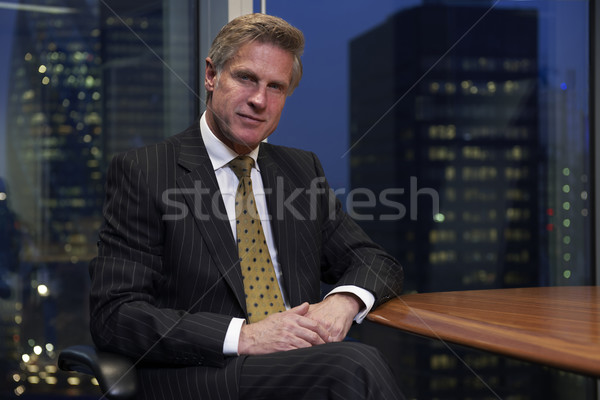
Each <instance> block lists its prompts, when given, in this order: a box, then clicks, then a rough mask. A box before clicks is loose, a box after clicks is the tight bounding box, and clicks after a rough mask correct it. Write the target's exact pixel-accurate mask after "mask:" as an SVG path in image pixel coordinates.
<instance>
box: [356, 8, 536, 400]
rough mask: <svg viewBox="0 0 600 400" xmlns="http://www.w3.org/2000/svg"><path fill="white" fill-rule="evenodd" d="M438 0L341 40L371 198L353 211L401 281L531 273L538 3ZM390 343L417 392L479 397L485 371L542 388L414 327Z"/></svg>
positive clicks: (518, 282)
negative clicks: (371, 203) (509, 5)
mask: <svg viewBox="0 0 600 400" xmlns="http://www.w3.org/2000/svg"><path fill="white" fill-rule="evenodd" d="M450 3H451V2H426V4H425V5H423V6H419V7H416V8H412V9H408V10H405V11H401V12H399V13H397V14H395V15H393V16H392V17H390V18H389V19H388V20H387V21H386V22H385V23H383V24H381V25H379V26H377V27H375V28H373V29H372V30H370V31H368V32H366V33H365V34H363V35H361V36H360V37H357V38H355V39H354V40H353V41H352V42H351V45H350V68H351V73H350V76H351V81H350V87H351V89H350V93H351V100H350V116H351V117H350V118H351V120H350V129H351V133H350V143H351V145H353V146H354V147H353V148H352V150H351V164H350V165H351V167H350V168H351V170H350V171H351V173H350V179H351V186H352V189H353V190H355V191H361V190H362V191H364V192H365V193H366V191H365V190H364V189H368V190H369V191H370V192H371V193H374V196H375V197H374V198H375V199H376V202H375V204H376V207H375V208H374V210H375V212H374V213H372V212H371V211H372V210H373V209H371V208H370V209H368V210H369V213H367V209H359V210H358V214H359V215H358V216H359V218H358V220H359V221H358V222H359V223H360V224H361V225H362V226H363V227H364V229H365V230H366V231H367V233H368V234H369V235H370V236H371V237H372V238H373V239H374V240H375V241H376V242H378V243H380V244H382V245H383V246H384V247H385V248H386V249H387V250H388V251H390V252H391V253H392V254H393V255H394V256H396V257H397V258H398V259H399V260H400V262H401V263H402V264H403V265H404V267H405V275H406V276H405V279H406V285H405V286H406V291H414V290H416V291H419V292H433V291H448V290H468V289H491V288H500V287H513V286H514V287H516V286H529V285H537V284H539V283H540V282H541V277H540V273H539V270H540V268H541V264H542V260H541V254H546V253H547V251H548V249H547V245H545V244H544V243H545V242H546V240H547V239H546V237H545V236H544V233H543V229H542V227H544V226H545V222H544V221H545V218H546V214H545V212H546V210H547V205H546V204H545V201H546V200H545V199H546V193H547V189H546V182H547V171H546V163H547V160H546V159H545V158H546V157H547V155H546V152H547V150H546V149H545V148H544V145H543V144H544V143H547V141H545V140H541V138H540V129H539V112H540V110H539V101H538V99H539V95H538V92H539V87H538V86H539V85H538V15H537V12H536V11H531V10H513V9H493V10H490V11H489V13H487V14H486V15H485V18H484V19H483V20H481V21H480V19H481V17H482V16H483V15H484V13H486V11H487V10H488V9H489V8H487V7H479V6H478V7H466V6H453V5H449V4H450ZM467 30H469V31H468V34H465V33H466V31H467ZM356 198H359V196H356ZM362 200H366V198H365V199H362ZM363 204H365V203H363ZM546 269H547V268H546ZM385 338H386V340H390V336H389V333H388V334H386V336H385ZM390 347H391V348H394V349H396V348H398V349H402V350H399V351H398V352H397V354H393V355H390V358H391V359H392V363H393V364H394V365H395V367H396V369H397V370H398V371H402V372H401V373H400V376H403V377H406V381H405V382H404V383H405V384H406V385H407V386H409V387H410V389H409V393H410V392H411V390H412V391H415V392H416V394H418V396H419V398H421V397H422V398H446V396H454V395H455V394H456V393H460V394H461V395H462V396H463V397H461V398H481V396H490V395H491V392H490V390H489V388H488V387H486V386H485V385H484V383H485V382H487V383H489V384H490V385H491V386H493V387H500V388H502V390H503V392H502V394H503V395H504V396H509V397H510V396H511V395H517V394H518V395H519V396H520V397H519V398H523V399H533V398H543V397H538V396H540V395H542V396H543V393H544V390H545V389H543V388H542V389H540V388H541V387H543V385H539V384H540V383H541V381H542V379H543V378H542V377H543V373H542V372H540V371H539V370H536V369H535V368H530V367H526V366H525V365H523V364H519V363H517V362H514V361H511V360H507V359H503V358H500V357H497V356H490V355H487V354H482V353H472V352H471V353H469V352H466V353H464V354H463V353H462V350H459V352H460V353H461V356H462V357H461V358H458V357H457V356H456V354H454V353H451V352H449V349H447V348H446V347H444V346H443V345H441V344H439V343H438V344H436V343H431V342H419V341H418V340H416V339H413V340H410V341H408V342H403V343H395V344H393V345H391V346H390ZM461 359H465V360H466V362H465V363H464V364H463V363H461ZM466 366H476V367H477V368H476V370H477V371H478V373H479V374H481V376H482V378H483V379H481V380H479V379H478V378H477V376H475V375H474V374H473V373H472V371H470V370H469V369H467V368H465V367H466ZM525 376H526V378H524V377H525ZM448 398H450V397H448ZM452 398H454V397H452Z"/></svg>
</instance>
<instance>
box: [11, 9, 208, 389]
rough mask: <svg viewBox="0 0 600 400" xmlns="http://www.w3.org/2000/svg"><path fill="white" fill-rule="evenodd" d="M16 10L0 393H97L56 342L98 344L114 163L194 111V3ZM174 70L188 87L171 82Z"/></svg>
mask: <svg viewBox="0 0 600 400" xmlns="http://www.w3.org/2000/svg"><path fill="white" fill-rule="evenodd" d="M183 5H185V7H183ZM18 8H19V11H17V12H16V20H15V32H14V43H13V46H12V48H13V53H12V54H11V55H10V60H11V63H12V65H11V77H10V80H11V84H10V92H9V93H10V94H9V99H8V113H7V115H8V118H7V121H6V131H7V147H8V151H7V152H6V153H7V155H8V158H7V161H6V164H7V177H6V178H7V181H8V182H9V187H10V189H11V190H10V191H6V192H7V193H5V191H2V190H0V192H2V193H3V194H0V196H8V200H12V202H11V203H10V204H11V206H12V209H13V210H12V211H11V212H13V211H14V213H13V214H14V215H13V214H10V215H9V214H7V213H4V212H3V211H2V210H3V209H0V218H5V219H6V218H9V217H11V218H12V217H14V218H13V219H18V221H19V226H18V227H19V234H18V235H16V234H15V233H14V232H11V233H10V236H11V237H12V238H14V239H15V240H16V239H17V238H20V244H21V252H20V255H19V257H18V264H17V265H14V266H13V267H14V268H13V270H12V272H11V273H10V274H8V276H7V277H6V278H5V277H4V276H2V278H4V280H3V281H0V295H2V293H3V292H2V289H3V286H2V284H1V283H2V282H4V281H6V282H9V283H10V286H11V288H12V290H11V291H10V293H9V298H7V299H2V300H1V301H0V308H1V309H2V310H3V314H2V315H5V316H7V318H8V319H7V320H6V321H4V320H0V329H2V332H3V333H6V335H5V336H3V337H2V338H0V340H3V343H2V344H0V357H1V358H2V359H3V360H5V363H4V366H5V367H6V371H5V372H6V373H5V374H3V376H5V377H6V380H5V381H3V382H2V384H1V385H0V393H11V394H16V395H17V396H20V395H24V396H27V395H37V394H44V393H68V394H70V395H77V394H83V393H94V394H95V393H97V388H95V387H94V388H92V387H91V386H92V385H93V383H92V382H91V381H90V378H88V377H77V376H70V377H68V379H66V378H67V377H66V376H65V374H62V375H61V374H60V373H59V372H57V371H56V356H57V350H58V349H61V348H64V347H66V346H68V345H73V344H84V343H91V338H90V335H89V331H88V318H89V317H88V313H89V310H88V298H87V296H88V293H89V274H88V269H87V267H88V262H89V260H90V259H91V258H92V257H94V256H95V255H96V254H97V250H96V242H97V235H98V230H99V228H100V225H101V223H102V215H101V212H102V203H103V200H104V172H105V170H106V166H107V162H108V160H110V159H111V158H112V156H113V155H114V154H115V153H117V152H120V151H124V150H126V149H130V148H133V147H137V146H141V145H144V144H147V143H151V142H156V141H159V140H161V139H162V138H164V137H165V135H168V134H173V133H176V132H177V130H180V129H182V128H184V127H186V126H187V125H188V124H189V123H190V122H191V121H192V120H193V118H194V116H195V115H196V114H197V112H196V110H197V109H198V101H196V100H197V98H196V96H195V93H194V91H191V92H192V93H190V90H189V87H194V88H195V86H196V82H197V77H195V76H193V77H192V78H190V74H192V73H194V71H195V69H194V67H193V66H194V65H197V61H194V62H192V61H191V60H192V58H193V57H195V55H196V52H195V51H189V50H190V48H195V45H194V44H195V43H197V39H196V36H195V35H194V34H195V29H196V25H193V24H191V23H190V21H194V20H195V17H192V16H191V15H193V11H192V13H191V15H187V14H186V15H183V14H182V13H183V11H181V10H195V7H192V2H189V3H187V2H181V1H179V2H169V3H165V2H162V1H150V2H148V1H139V0H129V1H105V2H98V1H95V0H90V1H85V2H81V1H76V0H64V1H58V0H56V1H47V2H44V6H40V7H36V6H31V5H28V4H23V6H22V7H18ZM167 8H169V10H170V11H169V12H167V11H166V9H167ZM177 10H179V11H177ZM166 14H168V15H169V18H170V19H169V18H167V17H166ZM182 18H184V19H183V20H182ZM188 19H189V21H188ZM191 27H193V29H194V32H193V33H194V34H191V33H190V32H187V30H189V29H192V28H191ZM166 29H168V32H167V31H166ZM165 41H167V42H165ZM165 46H167V48H165ZM173 59H175V60H176V61H173ZM167 63H170V64H168V65H167ZM178 79H181V80H182V81H185V83H186V85H184V84H179V85H174V84H173V82H174V81H177V80H178ZM190 99H194V100H193V101H192V100H190ZM174 117H176V118H174ZM174 119H176V121H175V122H173V120H174ZM171 124H172V125H173V126H171ZM17 199H18V201H17ZM3 200H4V199H2V198H0V207H2V205H3V204H7V203H8V202H7V201H3ZM11 221H12V220H11ZM0 222H4V221H0ZM3 226H4V225H3ZM1 233H2V232H0V234H1ZM4 253H5V252H4V249H2V248H0V256H2V257H3V255H4ZM3 259H4V258H0V260H3ZM4 311H6V312H4ZM0 397H2V394H0Z"/></svg>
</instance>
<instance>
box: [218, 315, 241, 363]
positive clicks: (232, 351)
mask: <svg viewBox="0 0 600 400" xmlns="http://www.w3.org/2000/svg"><path fill="white" fill-rule="evenodd" d="M245 322H246V320H245V319H243V318H232V319H231V321H230V322H229V327H228V328H227V333H225V341H224V342H223V354H224V355H226V356H237V355H238V345H239V344H240V334H241V332H242V326H243V325H244V323H245Z"/></svg>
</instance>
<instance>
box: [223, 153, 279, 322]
mask: <svg viewBox="0 0 600 400" xmlns="http://www.w3.org/2000/svg"><path fill="white" fill-rule="evenodd" d="M253 166H254V159H252V158H251V157H248V156H240V157H237V158H235V159H233V160H232V161H231V162H230V163H229V167H230V168H231V169H232V170H233V172H234V173H235V174H236V176H237V177H238V178H239V180H240V183H239V185H238V188H237V193H236V195H235V215H236V226H237V245H238V254H239V257H240V266H241V268H242V277H243V279H244V290H245V291H246V308H247V310H248V322H250V323H252V322H258V321H260V320H261V319H263V318H265V317H267V316H268V315H269V314H273V313H276V312H280V311H284V310H285V306H284V305H283V299H282V298H281V290H280V289H279V284H278V283H277V278H276V277H275V270H274V269H273V264H272V263H271V256H270V254H269V248H268V247H267V242H266V240H265V235H264V233H263V230H262V224H261V222H260V217H259V215H258V211H257V209H256V204H255V200H254V193H253V192H252V180H251V179H250V171H251V170H252V167H253Z"/></svg>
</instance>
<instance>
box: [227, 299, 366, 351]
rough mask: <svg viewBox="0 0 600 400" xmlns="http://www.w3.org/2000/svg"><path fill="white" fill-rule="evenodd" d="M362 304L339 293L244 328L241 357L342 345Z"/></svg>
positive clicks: (240, 347) (241, 336)
mask: <svg viewBox="0 0 600 400" xmlns="http://www.w3.org/2000/svg"><path fill="white" fill-rule="evenodd" d="M361 305H362V302H361V301H360V300H359V299H358V297H356V296H354V295H352V294H346V293H336V294H333V295H331V296H329V297H327V298H326V299H325V300H323V301H322V302H319V303H316V304H308V303H303V304H301V305H299V306H297V307H294V308H292V309H290V310H287V311H284V312H281V313H277V314H273V315H270V316H268V317H267V318H265V319H263V320H262V321H260V322H256V323H253V324H246V325H244V326H243V327H242V331H241V334H240V341H239V345H238V352H239V354H248V355H257V354H268V353H273V352H276V351H286V350H293V349H300V348H304V347H311V346H316V345H319V344H324V343H331V342H339V341H341V340H343V339H344V337H346V334H347V333H348V330H349V329H350V326H351V325H352V321H353V319H354V317H355V316H356V314H357V313H358V311H359V309H360V307H361Z"/></svg>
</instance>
